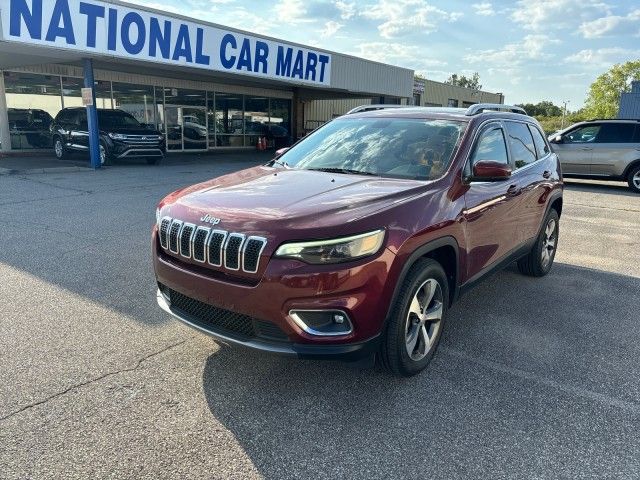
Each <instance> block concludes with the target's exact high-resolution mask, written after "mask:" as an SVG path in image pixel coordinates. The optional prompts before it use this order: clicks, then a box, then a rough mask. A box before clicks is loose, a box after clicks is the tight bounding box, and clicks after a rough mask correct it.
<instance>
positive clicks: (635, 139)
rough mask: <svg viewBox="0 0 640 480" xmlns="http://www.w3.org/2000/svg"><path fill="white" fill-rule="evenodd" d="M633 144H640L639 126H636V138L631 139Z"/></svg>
mask: <svg viewBox="0 0 640 480" xmlns="http://www.w3.org/2000/svg"><path fill="white" fill-rule="evenodd" d="M633 143H640V124H638V125H636V136H635V138H634V139H633Z"/></svg>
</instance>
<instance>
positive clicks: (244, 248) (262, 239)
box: [225, 235, 267, 273]
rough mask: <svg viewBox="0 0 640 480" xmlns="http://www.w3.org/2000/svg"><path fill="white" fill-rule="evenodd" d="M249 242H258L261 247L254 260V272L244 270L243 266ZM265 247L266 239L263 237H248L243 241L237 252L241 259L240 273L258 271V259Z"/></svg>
mask: <svg viewBox="0 0 640 480" xmlns="http://www.w3.org/2000/svg"><path fill="white" fill-rule="evenodd" d="M251 240H258V241H260V242H262V246H261V247H260V250H259V251H258V258H257V259H256V268H255V270H247V269H246V268H245V266H244V260H245V255H246V250H247V245H249V242H250V241H251ZM266 246H267V239H266V238H264V237H258V236H256V235H250V236H248V237H247V238H246V239H245V240H244V243H243V245H242V248H241V250H240V252H239V253H240V256H241V257H242V271H243V272H247V273H256V272H257V271H258V269H259V268H260V257H261V256H262V252H263V251H264V248H265V247H266ZM225 258H226V257H225ZM238 266H240V264H238Z"/></svg>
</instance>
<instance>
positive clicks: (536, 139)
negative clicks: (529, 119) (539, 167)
mask: <svg viewBox="0 0 640 480" xmlns="http://www.w3.org/2000/svg"><path fill="white" fill-rule="evenodd" d="M529 130H530V131H531V136H533V143H535V145H536V153H537V154H538V158H542V157H544V156H545V155H547V154H548V153H549V145H547V142H546V141H545V139H544V137H543V136H542V134H541V133H540V130H538V128H537V127H534V126H533V125H529Z"/></svg>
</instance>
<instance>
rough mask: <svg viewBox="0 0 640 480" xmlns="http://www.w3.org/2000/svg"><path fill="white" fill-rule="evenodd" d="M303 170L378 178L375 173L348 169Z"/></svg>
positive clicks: (323, 168) (321, 168) (322, 168)
mask: <svg viewBox="0 0 640 480" xmlns="http://www.w3.org/2000/svg"><path fill="white" fill-rule="evenodd" d="M305 170H313V171H315V172H328V173H349V174H352V175H370V176H374V177H378V176H379V175H378V174H377V173H373V172H365V171H363V170H353V169H350V168H337V167H319V168H306V169H305Z"/></svg>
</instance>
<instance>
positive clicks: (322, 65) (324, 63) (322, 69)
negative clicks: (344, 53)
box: [319, 55, 329, 83]
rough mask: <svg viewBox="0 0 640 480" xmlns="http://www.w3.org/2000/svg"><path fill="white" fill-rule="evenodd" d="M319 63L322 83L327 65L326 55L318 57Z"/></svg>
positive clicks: (327, 58)
mask: <svg viewBox="0 0 640 480" xmlns="http://www.w3.org/2000/svg"><path fill="white" fill-rule="evenodd" d="M319 62H320V65H321V67H320V80H319V82H320V83H323V82H324V67H326V65H327V63H329V57H328V56H327V55H320V58H319Z"/></svg>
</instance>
